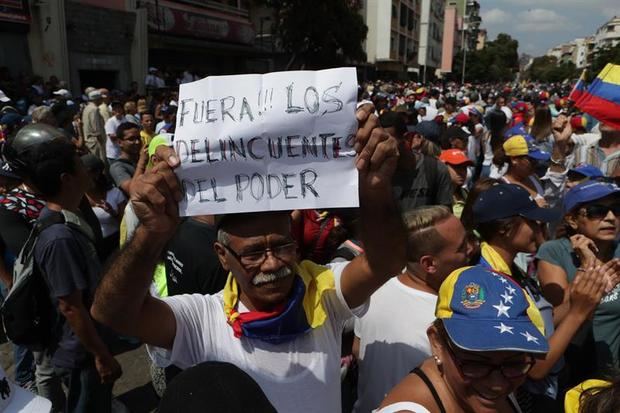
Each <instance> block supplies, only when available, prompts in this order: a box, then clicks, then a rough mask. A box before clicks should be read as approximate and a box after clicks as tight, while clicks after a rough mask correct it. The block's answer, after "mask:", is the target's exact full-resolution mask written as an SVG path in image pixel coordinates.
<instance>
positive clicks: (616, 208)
mask: <svg viewBox="0 0 620 413" xmlns="http://www.w3.org/2000/svg"><path fill="white" fill-rule="evenodd" d="M609 211H611V212H612V213H613V214H614V215H615V216H616V217H620V204H612V205H601V204H592V205H587V206H584V207H583V208H582V209H581V211H580V214H581V215H584V216H585V217H587V218H589V219H603V218H605V217H606V216H607V214H609Z"/></svg>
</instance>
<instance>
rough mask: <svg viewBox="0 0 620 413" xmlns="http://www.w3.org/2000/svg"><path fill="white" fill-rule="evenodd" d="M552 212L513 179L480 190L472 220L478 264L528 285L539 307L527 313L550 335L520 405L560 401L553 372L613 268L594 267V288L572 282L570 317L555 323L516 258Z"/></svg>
mask: <svg viewBox="0 0 620 413" xmlns="http://www.w3.org/2000/svg"><path fill="white" fill-rule="evenodd" d="M556 215H557V213H556V211H554V210H550V209H547V208H540V207H539V206H538V205H537V204H536V202H535V201H534V200H533V199H532V198H531V196H530V195H529V194H528V192H527V191H526V190H525V189H524V188H523V187H521V186H519V185H514V184H499V185H494V186H492V187H491V188H489V189H488V190H486V191H484V192H482V193H481V194H479V195H478V198H477V200H476V202H475V204H474V206H473V219H474V222H475V223H476V229H477V231H478V233H479V234H480V238H481V240H482V244H481V256H480V261H479V263H480V264H481V265H483V266H485V267H488V268H491V269H493V270H495V271H499V272H501V273H503V274H508V275H510V276H511V277H512V278H513V279H514V280H515V281H516V282H517V283H518V284H519V285H520V286H521V287H522V288H524V289H525V290H526V292H527V294H528V296H529V297H530V299H531V301H532V302H535V303H536V306H537V308H538V309H539V310H540V312H538V311H536V312H531V313H530V314H529V315H530V317H531V318H532V320H533V321H534V322H535V323H537V324H539V325H540V326H541V328H543V327H544V330H543V331H544V333H545V336H546V337H547V339H548V340H549V353H548V354H547V356H546V357H545V359H544V360H537V361H536V363H535V365H534V367H533V368H532V370H531V371H530V372H529V373H528V377H529V379H530V380H528V382H527V385H526V387H524V388H523V389H522V390H523V391H522V392H521V394H520V395H521V397H522V400H520V401H521V407H524V405H527V406H531V405H533V406H537V405H545V406H548V405H551V406H553V405H554V404H556V405H557V403H559V401H558V400H557V395H558V377H557V376H558V374H559V369H560V367H561V366H560V365H558V364H556V363H558V361H559V360H560V359H561V357H562V355H563V353H564V352H565V351H566V348H567V346H568V345H569V343H570V341H571V340H572V338H573V337H574V336H575V334H576V333H577V331H578V330H579V328H580V327H581V326H582V325H583V323H584V322H585V321H586V320H587V318H588V317H589V315H590V313H591V312H592V311H593V310H594V308H595V307H596V305H597V304H598V302H599V301H600V299H601V298H602V296H603V292H604V287H603V284H604V282H603V281H602V280H601V277H608V276H610V274H614V273H615V272H616V271H617V268H616V265H617V264H616V263H614V262H610V263H609V264H608V265H605V266H602V267H596V268H594V271H595V272H596V273H597V274H596V277H597V283H596V284H594V285H593V287H596V288H592V289H589V290H585V291H583V290H581V289H579V288H577V287H576V286H573V287H574V288H573V289H572V290H571V295H570V297H571V303H572V305H571V307H570V316H567V317H566V318H564V320H563V321H562V322H561V323H559V324H558V325H557V326H555V324H554V319H553V312H552V307H551V305H549V303H548V302H547V301H546V300H545V299H544V297H543V296H542V293H541V291H540V286H539V285H538V284H537V283H536V281H535V280H534V279H533V278H532V277H531V276H530V274H528V272H527V265H528V264H527V263H525V264H523V263H520V264H521V266H519V265H517V263H516V262H515V259H516V258H517V254H519V253H529V254H535V253H536V251H537V249H538V247H539V246H540V245H541V244H542V242H543V240H544V229H543V227H542V223H545V222H551V221H553V220H554V219H555V216H556ZM586 268H590V265H588V266H587V267H586ZM619 275H620V274H619ZM509 304H510V302H509V300H508V299H506V300H505V301H504V302H503V304H502V303H500V306H503V307H506V306H508V307H510V306H509ZM498 311H500V310H499V309H498ZM554 326H555V330H554Z"/></svg>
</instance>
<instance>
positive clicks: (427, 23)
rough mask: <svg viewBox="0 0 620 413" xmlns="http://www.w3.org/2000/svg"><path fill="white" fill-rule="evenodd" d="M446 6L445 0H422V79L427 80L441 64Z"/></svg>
mask: <svg viewBox="0 0 620 413" xmlns="http://www.w3.org/2000/svg"><path fill="white" fill-rule="evenodd" d="M444 8H445V1H444V0H422V6H421V9H420V46H419V49H418V64H419V66H420V70H421V72H422V73H421V79H422V81H426V79H427V76H431V74H434V73H435V70H436V69H439V68H440V66H441V55H442V48H443V45H442V38H443V26H444Z"/></svg>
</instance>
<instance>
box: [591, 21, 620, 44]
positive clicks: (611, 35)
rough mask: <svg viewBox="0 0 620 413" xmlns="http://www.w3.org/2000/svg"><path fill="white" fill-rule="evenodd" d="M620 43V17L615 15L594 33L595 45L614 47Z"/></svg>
mask: <svg viewBox="0 0 620 413" xmlns="http://www.w3.org/2000/svg"><path fill="white" fill-rule="evenodd" d="M618 43H620V17H618V16H614V17H612V18H611V19H609V21H608V22H606V23H605V24H603V25H602V26H601V27H599V28H598V30H597V31H596V34H594V47H595V48H596V49H601V48H603V47H613V46H616V45H617V44H618Z"/></svg>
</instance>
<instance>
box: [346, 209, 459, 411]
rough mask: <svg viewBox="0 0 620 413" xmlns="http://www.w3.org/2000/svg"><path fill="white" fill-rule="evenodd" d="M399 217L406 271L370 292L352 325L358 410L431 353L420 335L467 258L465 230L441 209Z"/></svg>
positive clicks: (375, 403) (366, 408)
mask: <svg viewBox="0 0 620 413" xmlns="http://www.w3.org/2000/svg"><path fill="white" fill-rule="evenodd" d="M404 220H405V225H406V227H407V267H406V270H405V271H404V272H403V273H402V274H400V275H398V276H397V277H394V278H392V279H391V280H389V281H388V282H387V283H386V284H385V285H383V287H381V288H379V290H377V291H376V292H375V293H374V294H373V296H372V300H371V303H370V307H369V308H368V311H367V312H366V314H364V315H363V316H362V317H360V318H359V319H358V320H356V323H355V336H356V344H354V348H355V347H357V348H358V350H357V358H358V359H359V366H360V370H359V381H358V392H357V394H358V401H357V403H356V407H355V411H357V412H370V411H372V410H373V409H375V408H376V407H377V406H379V404H380V403H381V401H382V400H383V398H384V397H385V395H386V394H387V393H388V392H389V391H390V389H392V387H394V386H395V385H396V384H398V382H400V380H402V379H403V378H404V377H405V376H406V375H407V374H408V373H409V372H410V371H411V369H412V368H413V367H415V366H418V365H419V364H421V363H422V362H423V361H424V360H425V359H426V358H428V357H430V356H431V348H430V344H429V341H428V338H427V337H426V334H425V333H426V330H427V329H428V327H430V325H431V324H432V322H433V321H434V319H435V315H434V314H435V305H436V301H437V293H438V291H439V286H440V285H441V283H442V282H443V280H444V279H445V278H446V277H447V276H448V275H449V274H450V273H451V272H452V271H454V270H456V269H457V268H460V267H462V266H464V265H466V264H467V262H468V258H469V257H468V254H469V252H470V248H469V243H468V241H467V234H466V232H465V229H464V228H463V225H462V224H461V223H460V222H459V220H458V219H456V217H454V216H453V215H452V214H451V213H450V211H449V210H448V209H447V208H446V207H441V206H427V207H420V208H417V209H415V210H413V211H409V212H407V213H406V214H405V215H404ZM413 314H415V317H412V315H413ZM403 326H407V327H406V328H403Z"/></svg>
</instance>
